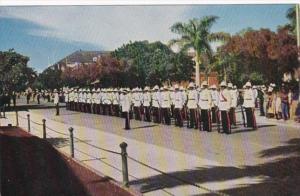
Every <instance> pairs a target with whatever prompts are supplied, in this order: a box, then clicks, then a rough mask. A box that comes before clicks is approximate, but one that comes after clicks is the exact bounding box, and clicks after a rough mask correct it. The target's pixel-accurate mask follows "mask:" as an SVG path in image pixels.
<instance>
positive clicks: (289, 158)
mask: <svg viewBox="0 0 300 196" xmlns="http://www.w3.org/2000/svg"><path fill="white" fill-rule="evenodd" d="M29 113H30V115H31V119H32V120H33V121H34V122H36V124H35V123H31V133H32V134H35V135H37V136H39V137H42V126H41V122H42V119H43V118H45V119H46V124H47V135H48V136H47V137H48V138H49V139H48V141H49V142H51V143H52V144H53V145H55V146H56V147H58V148H59V149H60V150H61V151H63V152H65V153H67V154H70V147H69V137H68V135H69V132H68V128H69V127H71V126H72V127H73V128H74V135H75V137H77V138H79V139H80V140H75V144H74V145H75V158H76V159H77V160H79V161H81V162H84V163H85V164H87V165H89V166H90V167H92V168H94V169H95V170H98V171H100V172H102V173H104V174H105V175H107V176H110V177H112V178H114V179H116V180H117V181H120V182H121V181H122V172H121V168H122V165H121V157H120V155H118V154H113V153H109V152H106V151H103V150H101V149H97V148H95V147H94V146H98V147H102V148H106V149H109V150H112V151H116V152H120V147H119V144H120V143H122V142H126V143H127V144H128V148H127V152H128V155H129V156H130V157H132V158H133V159H136V160H139V161H141V162H143V163H146V164H147V165H149V166H151V167H153V168H156V169H159V170H161V171H162V172H164V173H166V174H168V175H169V176H166V175H165V174H161V173H159V172H158V171H157V170H156V171H155V170H153V169H150V168H149V167H145V166H144V165H141V164H139V163H137V162H135V161H133V160H131V159H128V167H129V174H130V176H129V179H130V186H132V187H133V188H135V189H137V190H139V191H141V192H143V193H144V194H145V195H216V194H218V193H224V194H228V195H254V194H258V195H297V194H298V195H299V194H300V190H299V187H298V188H297V186H296V185H297V183H298V184H299V182H300V179H299V177H298V176H300V175H298V174H299V172H295V170H293V168H299V166H300V161H299V162H298V158H299V157H300V153H299V152H300V131H299V126H298V125H297V124H295V123H290V122H289V123H285V122H281V121H276V122H275V121H272V120H269V119H266V118H264V117H257V122H258V130H256V131H252V130H250V129H246V128H244V127H242V125H241V124H242V123H241V122H240V120H239V122H238V126H237V128H235V129H233V133H232V134H230V135H226V134H219V133H217V131H216V127H214V128H213V132H211V133H208V132H200V131H199V130H194V129H187V128H177V127H175V126H166V125H162V124H154V123H147V122H141V121H135V120H132V121H131V127H132V129H131V130H129V131H125V130H124V129H123V128H124V119H121V118H117V117H110V116H102V115H94V114H85V113H79V112H74V111H67V110H65V109H64V108H62V109H61V114H60V116H55V115H54V114H55V110H54V109H53V108H45V109H31V110H29ZM26 114H27V112H26V111H22V112H19V116H20V118H19V124H20V126H21V127H23V128H25V129H27V120H26V119H23V118H22V117H25V116H26ZM239 115H240V114H239V113H238V116H237V118H238V119H241V117H240V116H239ZM9 122H10V123H12V124H15V123H16V122H15V113H14V112H11V113H7V119H1V123H2V124H7V123H9ZM52 130H54V131H59V132H62V133H63V134H65V135H61V134H59V133H57V132H54V131H52ZM50 137H52V138H50ZM86 143H88V144H92V145H94V146H90V145H88V144H86ZM282 170H284V171H285V173H282V172H281V171H282ZM298 170H299V169H298ZM175 178H177V179H175ZM178 178H179V179H178ZM298 180H299V181H298ZM190 184H193V185H190ZM295 187H296V188H295ZM286 193H287V194H286Z"/></svg>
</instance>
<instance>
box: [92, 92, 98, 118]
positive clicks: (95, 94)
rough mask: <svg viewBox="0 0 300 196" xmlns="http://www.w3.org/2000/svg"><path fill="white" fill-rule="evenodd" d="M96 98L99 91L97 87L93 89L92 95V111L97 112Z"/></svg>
mask: <svg viewBox="0 0 300 196" xmlns="http://www.w3.org/2000/svg"><path fill="white" fill-rule="evenodd" d="M96 99H97V93H96V89H95V88H93V89H92V97H91V113H93V114H96Z"/></svg>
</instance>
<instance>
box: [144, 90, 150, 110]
mask: <svg viewBox="0 0 300 196" xmlns="http://www.w3.org/2000/svg"><path fill="white" fill-rule="evenodd" d="M150 102H151V94H150V93H149V92H145V93H144V94H143V105H144V106H146V107H148V106H150Z"/></svg>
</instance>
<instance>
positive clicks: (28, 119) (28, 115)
mask: <svg viewBox="0 0 300 196" xmlns="http://www.w3.org/2000/svg"><path fill="white" fill-rule="evenodd" d="M27 121H28V132H30V114H27Z"/></svg>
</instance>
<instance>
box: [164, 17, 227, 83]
mask: <svg viewBox="0 0 300 196" xmlns="http://www.w3.org/2000/svg"><path fill="white" fill-rule="evenodd" d="M217 19H218V17H217V16H205V17H203V18H200V19H197V18H194V19H191V20H189V21H188V22H187V23H181V22H177V23H175V24H174V25H173V26H172V27H171V31H172V32H173V33H177V34H179V35H181V38H179V39H173V40H171V41H170V42H169V45H170V46H172V45H175V44H177V45H178V46H179V47H180V49H181V50H184V51H187V50H189V49H193V50H194V51H195V63H196V84H197V85H199V83H200V77H199V74H200V73H199V71H200V70H199V69H200V68H199V66H200V64H201V63H202V57H203V56H207V57H208V58H209V59H212V56H213V54H212V53H213V51H212V49H211V46H210V43H211V42H215V41H224V40H227V39H228V38H229V37H230V36H229V34H227V33H223V32H217V33H211V32H210V29H211V27H212V25H213V24H214V23H215V22H216V20H217ZM207 66H208V65H207Z"/></svg>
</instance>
